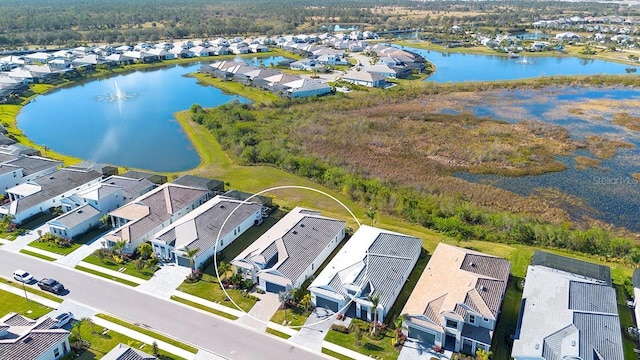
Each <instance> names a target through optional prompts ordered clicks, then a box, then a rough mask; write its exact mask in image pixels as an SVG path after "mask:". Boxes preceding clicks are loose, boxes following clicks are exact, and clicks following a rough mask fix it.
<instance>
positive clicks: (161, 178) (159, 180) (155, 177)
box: [120, 170, 167, 185]
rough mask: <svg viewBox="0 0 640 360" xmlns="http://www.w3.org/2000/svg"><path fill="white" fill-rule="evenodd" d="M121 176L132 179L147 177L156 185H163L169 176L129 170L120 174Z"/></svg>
mask: <svg viewBox="0 0 640 360" xmlns="http://www.w3.org/2000/svg"><path fill="white" fill-rule="evenodd" d="M120 176H122V177H126V178H130V179H147V180H149V181H151V182H152V183H154V184H156V185H162V184H164V183H166V182H167V177H166V176H165V175H160V174H154V173H147V172H144V171H136V170H129V171H127V172H125V173H123V174H120Z"/></svg>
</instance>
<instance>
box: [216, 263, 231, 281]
mask: <svg viewBox="0 0 640 360" xmlns="http://www.w3.org/2000/svg"><path fill="white" fill-rule="evenodd" d="M229 270H231V265H229V264H227V263H226V262H224V261H220V264H219V265H218V275H220V276H222V280H221V281H222V282H224V281H225V280H226V279H227V273H228V272H229Z"/></svg>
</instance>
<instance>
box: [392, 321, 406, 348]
mask: <svg viewBox="0 0 640 360" xmlns="http://www.w3.org/2000/svg"><path fill="white" fill-rule="evenodd" d="M406 317H407V314H402V315H400V316H398V317H397V318H396V320H395V321H394V325H395V326H396V341H395V342H396V345H397V344H398V341H399V337H400V333H402V329H403V328H404V327H403V325H404V319H405V318H406Z"/></svg>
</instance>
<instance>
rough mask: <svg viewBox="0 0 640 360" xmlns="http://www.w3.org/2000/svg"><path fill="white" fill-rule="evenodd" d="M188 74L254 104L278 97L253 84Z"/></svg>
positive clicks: (266, 102)
mask: <svg viewBox="0 0 640 360" xmlns="http://www.w3.org/2000/svg"><path fill="white" fill-rule="evenodd" d="M189 76H191V77H194V78H196V79H198V83H200V84H203V85H210V86H215V87H216V88H218V89H220V90H222V91H224V92H226V93H230V94H236V95H240V96H242V97H245V98H247V99H249V100H251V101H253V102H254V103H256V104H271V103H272V102H273V101H274V100H276V99H279V98H280V97H279V96H278V95H276V94H274V93H272V92H270V91H267V90H261V89H258V88H255V87H253V86H246V85H243V84H240V83H238V82H235V81H223V80H221V79H218V78H214V77H211V76H210V75H207V74H203V73H193V74H190V75H189Z"/></svg>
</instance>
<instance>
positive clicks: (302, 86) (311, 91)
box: [284, 78, 331, 98]
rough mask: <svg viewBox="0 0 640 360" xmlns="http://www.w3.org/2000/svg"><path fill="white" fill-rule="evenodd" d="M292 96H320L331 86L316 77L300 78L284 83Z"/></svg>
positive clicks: (327, 91) (329, 90)
mask: <svg viewBox="0 0 640 360" xmlns="http://www.w3.org/2000/svg"><path fill="white" fill-rule="evenodd" d="M284 86H286V87H287V88H288V89H287V93H288V94H289V96H290V97H292V98H299V97H309V96H322V95H325V94H328V93H330V92H331V86H329V85H327V84H325V83H323V82H322V81H320V80H317V79H307V78H302V79H299V80H295V81H292V82H289V83H286V84H284Z"/></svg>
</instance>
